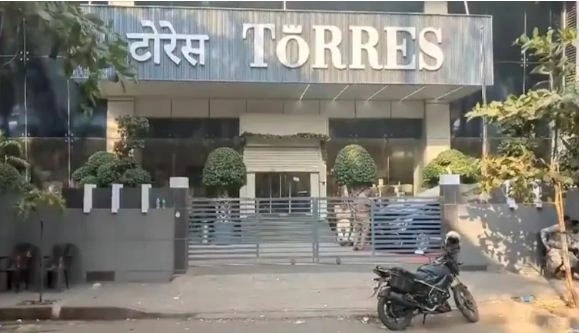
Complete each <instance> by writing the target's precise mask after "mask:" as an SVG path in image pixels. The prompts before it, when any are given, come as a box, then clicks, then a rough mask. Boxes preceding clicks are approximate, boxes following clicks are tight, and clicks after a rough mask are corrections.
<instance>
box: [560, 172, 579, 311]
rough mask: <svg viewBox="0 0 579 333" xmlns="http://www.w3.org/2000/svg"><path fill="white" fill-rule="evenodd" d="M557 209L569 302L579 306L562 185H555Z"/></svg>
mask: <svg viewBox="0 0 579 333" xmlns="http://www.w3.org/2000/svg"><path fill="white" fill-rule="evenodd" d="M555 207H556V209H557V220H558V223H559V230H560V232H561V248H562V251H561V253H562V254H563V267H564V268H565V282H566V285H567V292H568V294H570V295H567V297H566V298H567V302H568V303H569V305H571V306H573V307H577V305H579V299H578V297H577V291H576V290H575V286H574V283H573V272H572V271H571V264H570V263H569V251H568V248H569V244H568V242H567V234H566V226H565V221H564V218H563V216H564V212H565V207H564V203H563V191H562V188H561V184H560V183H556V184H555Z"/></svg>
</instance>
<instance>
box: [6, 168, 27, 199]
mask: <svg viewBox="0 0 579 333" xmlns="http://www.w3.org/2000/svg"><path fill="white" fill-rule="evenodd" d="M24 182H25V180H24V178H23V177H22V175H21V174H20V173H19V172H18V170H17V169H16V168H15V167H13V166H12V165H10V164H8V163H0V194H7V193H19V192H20V191H21V187H22V185H23V183H24Z"/></svg>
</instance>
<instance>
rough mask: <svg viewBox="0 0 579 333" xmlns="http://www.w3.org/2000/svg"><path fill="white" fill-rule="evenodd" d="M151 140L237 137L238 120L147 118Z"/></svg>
mask: <svg viewBox="0 0 579 333" xmlns="http://www.w3.org/2000/svg"><path fill="white" fill-rule="evenodd" d="M149 127H150V135H149V136H150V137H151V138H158V139H161V138H177V139H226V138H234V137H236V136H238V135H239V118H215V119H209V118H199V119H196V118H183V119H180V118H149Z"/></svg>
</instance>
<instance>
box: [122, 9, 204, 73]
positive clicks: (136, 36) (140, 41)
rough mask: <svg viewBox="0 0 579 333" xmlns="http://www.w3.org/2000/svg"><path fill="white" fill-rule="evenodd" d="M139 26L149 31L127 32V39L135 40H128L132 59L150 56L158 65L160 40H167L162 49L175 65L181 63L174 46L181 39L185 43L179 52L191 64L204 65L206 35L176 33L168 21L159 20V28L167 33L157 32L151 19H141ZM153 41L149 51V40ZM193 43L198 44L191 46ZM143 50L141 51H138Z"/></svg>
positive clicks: (148, 57)
mask: <svg viewBox="0 0 579 333" xmlns="http://www.w3.org/2000/svg"><path fill="white" fill-rule="evenodd" d="M141 26H142V27H143V28H149V29H150V30H151V32H142V33H128V34H127V39H128V40H129V42H130V41H131V40H137V41H133V42H130V46H129V52H130V53H131V56H132V57H133V59H135V60H136V61H138V62H145V61H149V60H150V59H151V57H152V58H153V63H154V64H155V65H159V64H160V63H161V41H165V40H166V41H168V43H166V44H164V45H163V51H164V53H165V55H166V56H167V57H169V59H171V61H172V62H174V63H175V64H176V65H179V64H180V63H181V58H179V57H178V56H176V55H175V54H174V53H173V52H175V48H176V47H177V41H178V40H182V41H184V42H185V45H184V46H182V47H181V54H182V55H183V57H185V59H186V60H187V62H189V64H191V66H195V65H197V63H199V64H200V65H205V42H206V41H208V40H209V36H208V35H196V34H178V33H176V31H175V28H173V25H172V24H171V22H169V21H159V26H160V27H161V29H166V30H168V33H159V31H158V30H157V28H156V27H155V24H154V23H153V21H150V20H142V21H141ZM151 41H152V42H153V53H152V54H151V51H149V47H150V45H149V44H150V42H151ZM193 43H196V44H197V45H198V46H197V47H193ZM138 50H143V51H138ZM193 55H197V56H198V57H199V60H197V59H195V58H193Z"/></svg>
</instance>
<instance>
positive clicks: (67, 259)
mask: <svg viewBox="0 0 579 333" xmlns="http://www.w3.org/2000/svg"><path fill="white" fill-rule="evenodd" d="M73 253H74V245H73V244H69V243H67V244H56V245H54V246H53V247H52V255H51V256H45V257H44V260H45V267H44V273H45V274H46V281H47V285H48V286H49V287H51V288H54V289H57V290H62V289H63V288H62V282H64V284H65V286H66V288H67V289H68V288H69V287H70V283H69V282H70V280H69V277H70V270H71V267H72V261H73V256H74V255H73Z"/></svg>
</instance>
